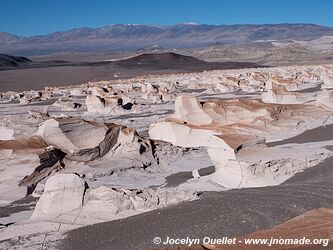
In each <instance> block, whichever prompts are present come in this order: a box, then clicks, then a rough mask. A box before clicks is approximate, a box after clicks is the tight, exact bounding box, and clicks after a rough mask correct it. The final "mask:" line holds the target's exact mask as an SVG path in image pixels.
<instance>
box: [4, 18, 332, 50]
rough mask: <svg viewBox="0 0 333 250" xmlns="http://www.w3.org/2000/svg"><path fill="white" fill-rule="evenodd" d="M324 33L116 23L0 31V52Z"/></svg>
mask: <svg viewBox="0 0 333 250" xmlns="http://www.w3.org/2000/svg"><path fill="white" fill-rule="evenodd" d="M323 36H333V28H332V27H326V26H319V25H314V24H263V25H207V24H192V23H184V24H178V25H173V26H149V25H137V24H114V25H108V26H104V27H101V28H86V27H85V28H77V29H72V30H68V31H62V32H54V33H51V34H47V35H35V36H29V37H22V36H17V35H13V34H10V33H6V32H0V53H6V54H14V55H23V56H31V55H42V54H49V53H59V52H102V51H121V50H127V51H134V50H138V49H140V48H142V47H146V46H150V45H152V44H158V45H160V46H162V47H164V48H192V47H205V46H212V45H227V44H241V43H249V42H257V41H292V40H300V41H309V40H313V39H318V38H320V37H323Z"/></svg>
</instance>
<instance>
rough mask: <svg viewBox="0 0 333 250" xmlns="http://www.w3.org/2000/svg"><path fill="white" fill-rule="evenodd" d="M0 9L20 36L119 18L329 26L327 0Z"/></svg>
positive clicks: (75, 3) (38, 1)
mask: <svg viewBox="0 0 333 250" xmlns="http://www.w3.org/2000/svg"><path fill="white" fill-rule="evenodd" d="M0 10H1V12H0V13H1V14H0V31H2V32H9V33H12V34H16V35H21V36H31V35H42V34H48V33H51V32H55V31H63V30H69V29H73V28H80V27H92V28H95V27H102V26H105V25H109V24H118V23H124V24H129V23H131V24H147V25H173V24H179V23H184V22H195V23H198V24H264V23H314V24H319V25H325V26H332V27H333V1H332V0H0Z"/></svg>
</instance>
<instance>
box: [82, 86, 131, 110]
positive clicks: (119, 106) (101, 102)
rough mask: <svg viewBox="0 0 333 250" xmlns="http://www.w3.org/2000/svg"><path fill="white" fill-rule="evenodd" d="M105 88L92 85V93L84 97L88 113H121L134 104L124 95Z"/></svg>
mask: <svg viewBox="0 0 333 250" xmlns="http://www.w3.org/2000/svg"><path fill="white" fill-rule="evenodd" d="M111 91H112V90H110V91H109V90H108V89H105V88H97V87H94V88H93V90H92V93H91V94H89V95H87V97H86V106H87V111H88V113H92V114H99V115H112V114H121V113H123V112H124V111H125V110H131V109H132V106H133V104H134V101H133V102H132V101H131V100H130V99H129V98H128V97H127V96H126V95H123V96H122V95H121V94H119V93H118V92H114V91H112V92H111Z"/></svg>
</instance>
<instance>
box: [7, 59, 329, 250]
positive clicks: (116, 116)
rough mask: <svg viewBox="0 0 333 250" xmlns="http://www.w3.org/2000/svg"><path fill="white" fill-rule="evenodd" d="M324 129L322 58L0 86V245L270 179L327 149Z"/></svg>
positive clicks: (31, 244)
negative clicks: (20, 87)
mask: <svg viewBox="0 0 333 250" xmlns="http://www.w3.org/2000/svg"><path fill="white" fill-rule="evenodd" d="M332 126H333V65H331V64H321V65H306V66H279V67H267V68H248V69H235V70H214V71H204V72H196V73H183V74H164V75H155V76H152V75H148V76H140V77H136V78H131V79H119V80H111V81H100V82H90V83H88V84H82V85H73V86H67V87H45V88H44V89H41V90H33V91H22V92H13V91H10V92H2V93H0V207H1V208H0V210H1V211H2V212H0V248H2V249H6V248H8V247H9V246H11V247H13V249H15V244H14V245H13V243H12V242H9V241H10V240H12V239H19V238H20V239H25V241H24V242H22V241H21V242H20V247H22V246H24V247H25V249H29V248H30V249H36V247H37V246H40V245H41V244H44V243H45V242H49V244H50V245H49V247H48V248H49V249H51V248H52V244H51V242H52V241H56V240H59V239H62V238H63V237H65V235H66V233H67V232H69V231H70V230H73V229H76V228H79V227H83V226H87V225H91V224H96V223H100V222H107V221H114V220H118V219H123V218H127V217H130V216H133V215H137V214H141V213H144V212H147V211H152V210H158V209H163V208H166V207H169V206H174V205H176V204H180V203H182V202H184V201H195V200H197V199H199V196H200V194H201V193H202V192H208V191H214V192H219V191H221V192H225V191H227V190H230V189H241V188H243V189H246V188H253V187H266V186H276V185H280V184H281V183H283V182H285V181H287V180H288V179H289V178H291V177H293V176H294V175H295V174H296V173H299V172H302V171H304V170H305V169H309V168H312V167H313V168H315V167H316V165H318V164H320V163H321V162H323V161H324V160H326V159H328V158H329V157H331V156H332V155H333V152H332V150H330V149H329V146H331V145H333V133H332V131H333V127H332ZM313 134H315V135H318V136H313ZM17 247H18V246H17ZM18 249H19V248H18Z"/></svg>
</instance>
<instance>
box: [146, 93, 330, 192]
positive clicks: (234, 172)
mask: <svg viewBox="0 0 333 250" xmlns="http://www.w3.org/2000/svg"><path fill="white" fill-rule="evenodd" d="M319 114H321V116H320V115H319ZM330 115H331V112H330V111H327V110H326V109H323V108H321V107H317V106H311V105H307V106H300V105H281V104H265V103H262V102H260V101H257V100H244V99H234V100H214V101H206V102H202V103H199V102H198V101H197V100H196V98H195V97H189V96H185V97H182V96H179V97H177V100H176V108H175V114H174V115H172V116H170V117H169V118H167V119H165V121H163V122H159V123H156V124H152V125H151V126H150V129H149V135H150V137H151V138H152V139H154V140H163V141H167V142H170V143H172V144H173V145H176V146H181V147H199V146H203V147H205V148H206V149H207V152H208V154H209V156H210V158H211V160H212V162H213V163H214V165H215V169H216V171H215V173H214V174H212V175H211V176H210V180H212V181H214V182H215V183H218V184H220V185H222V186H224V187H227V188H239V187H251V186H252V187H253V186H266V185H274V184H279V183H281V182H282V181H284V180H285V179H287V178H288V177H290V176H292V173H290V172H288V173H285V175H284V176H285V177H284V178H277V176H280V177H281V175H283V174H281V175H280V172H279V171H276V172H275V173H274V172H272V171H267V172H265V171H264V172H261V173H260V174H258V172H256V171H253V169H251V165H249V164H248V163H247V162H246V161H244V159H241V158H239V157H238V156H237V155H238V153H239V152H240V151H244V150H245V149H246V148H248V147H252V146H253V145H255V144H263V142H265V140H267V139H269V140H271V139H272V138H274V135H275V133H276V134H277V135H279V136H281V132H282V131H283V132H284V133H285V135H286V136H287V137H288V136H291V135H292V134H293V133H295V134H298V133H300V131H302V129H303V128H304V127H308V126H310V127H311V126H313V125H314V123H315V122H318V121H320V120H321V122H325V121H326V119H327V118H329V117H330ZM314 116H316V117H317V118H314ZM290 117H293V118H294V119H295V120H300V119H301V120H302V121H303V124H302V125H303V126H304V127H303V128H297V127H296V129H295V130H294V131H292V130H291V127H293V121H291V120H290ZM296 117H297V119H296ZM324 117H326V118H324ZM288 123H289V124H288ZM295 125H297V124H295ZM160 131H163V133H160ZM254 134H255V135H254ZM288 134H289V135H288ZM262 147H263V148H265V146H264V145H263V146H262ZM257 149H258V150H261V151H262V150H263V149H262V148H261V147H257ZM258 160H259V161H260V158H259V159H258ZM302 165H303V168H305V167H306V166H304V164H302ZM280 171H281V172H283V170H282V168H281V169H280ZM297 171H300V169H299V167H295V168H294V170H293V171H292V172H293V173H295V172H297ZM263 173H264V174H263Z"/></svg>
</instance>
